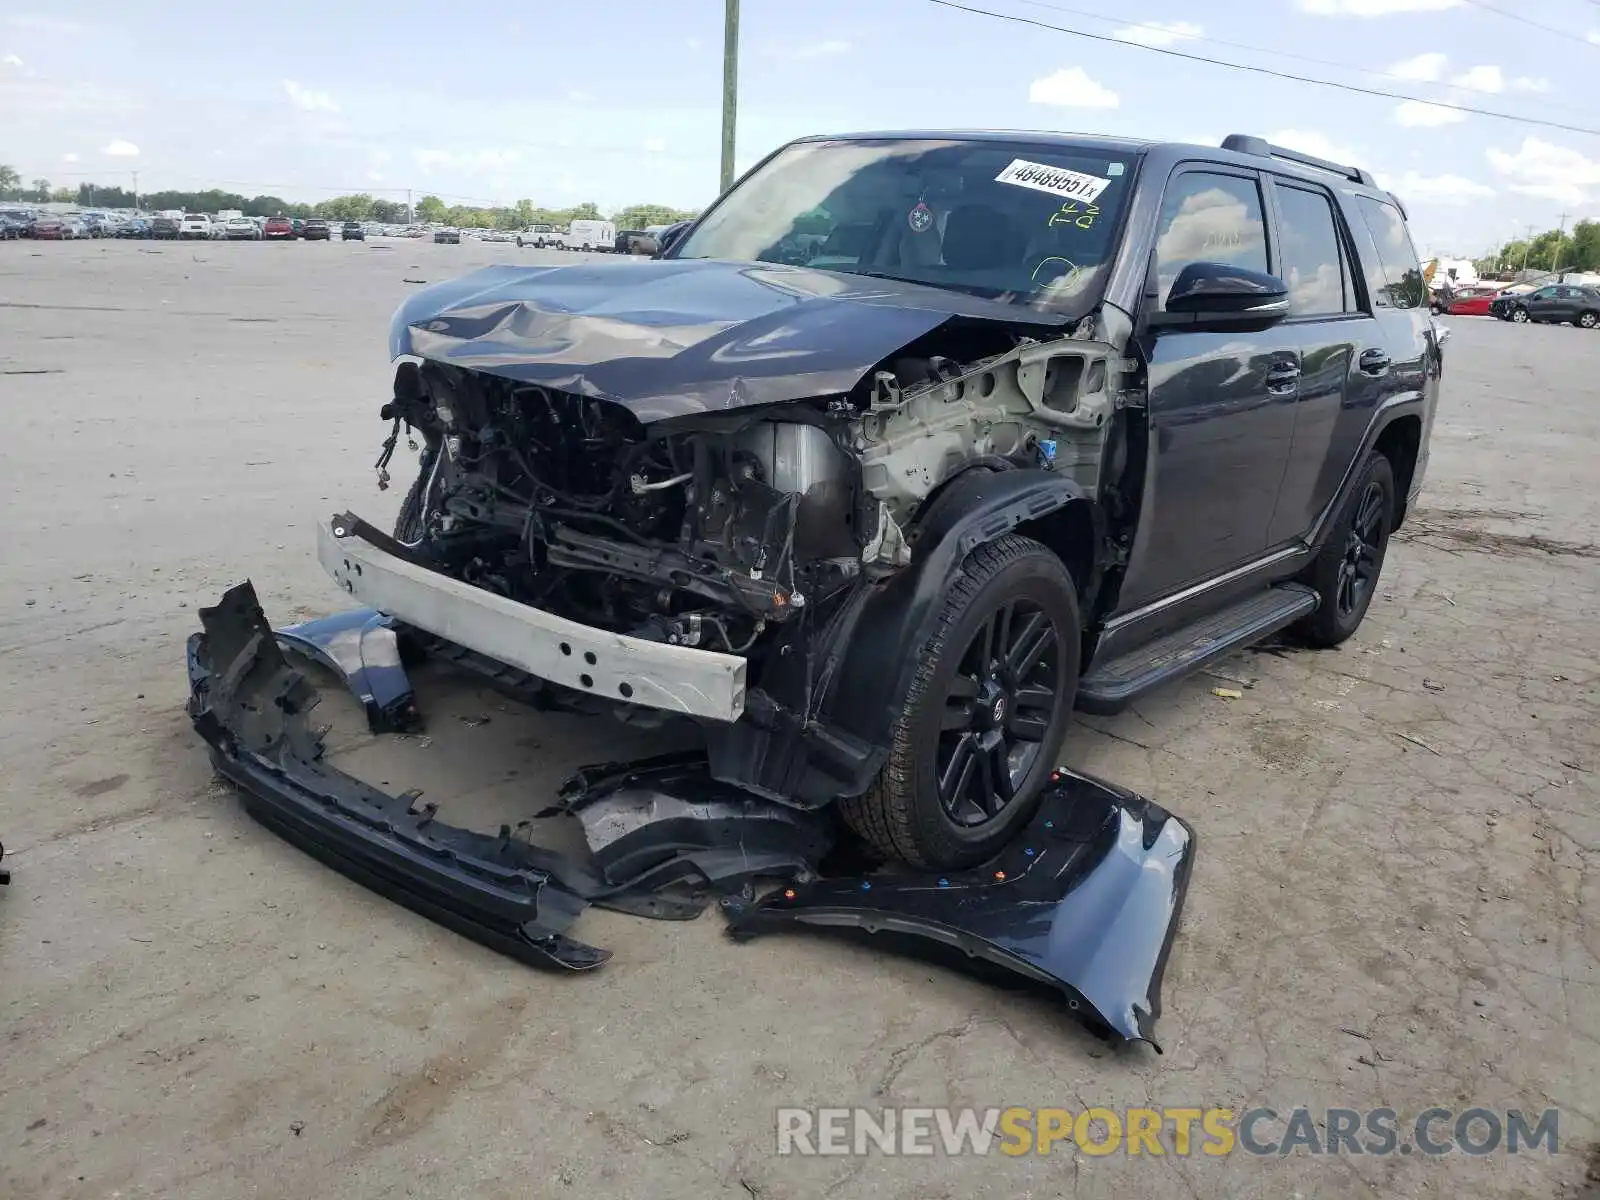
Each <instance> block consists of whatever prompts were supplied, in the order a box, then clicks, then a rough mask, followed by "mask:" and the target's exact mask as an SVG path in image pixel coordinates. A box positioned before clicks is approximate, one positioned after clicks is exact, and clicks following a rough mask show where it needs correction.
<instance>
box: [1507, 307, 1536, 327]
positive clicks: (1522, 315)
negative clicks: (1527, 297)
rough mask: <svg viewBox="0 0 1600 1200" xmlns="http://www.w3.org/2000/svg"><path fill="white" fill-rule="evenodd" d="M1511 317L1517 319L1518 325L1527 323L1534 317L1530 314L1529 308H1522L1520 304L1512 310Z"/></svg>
mask: <svg viewBox="0 0 1600 1200" xmlns="http://www.w3.org/2000/svg"><path fill="white" fill-rule="evenodd" d="M1511 319H1512V320H1513V321H1515V322H1516V323H1517V324H1518V325H1526V324H1527V323H1528V322H1529V321H1531V320H1532V319H1533V318H1532V317H1530V316H1529V315H1528V310H1527V309H1525V308H1522V307H1521V306H1520V305H1519V306H1518V307H1516V308H1513V309H1512V310H1511Z"/></svg>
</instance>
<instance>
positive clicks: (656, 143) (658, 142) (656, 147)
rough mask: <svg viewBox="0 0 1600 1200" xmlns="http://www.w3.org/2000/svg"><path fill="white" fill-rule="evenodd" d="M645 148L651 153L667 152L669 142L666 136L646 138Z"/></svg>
mask: <svg viewBox="0 0 1600 1200" xmlns="http://www.w3.org/2000/svg"><path fill="white" fill-rule="evenodd" d="M644 148H645V149H646V150H648V151H649V152H650V153H651V154H665V153H666V152H667V143H666V139H665V138H646V139H645V143H644Z"/></svg>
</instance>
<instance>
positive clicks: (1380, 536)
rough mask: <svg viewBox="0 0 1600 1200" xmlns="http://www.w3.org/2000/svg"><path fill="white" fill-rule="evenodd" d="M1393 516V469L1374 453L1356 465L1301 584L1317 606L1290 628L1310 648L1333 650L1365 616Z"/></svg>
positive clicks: (1386, 548) (1394, 506) (1374, 587)
mask: <svg viewBox="0 0 1600 1200" xmlns="http://www.w3.org/2000/svg"><path fill="white" fill-rule="evenodd" d="M1395 512H1396V504H1395V486H1394V468H1393V467H1392V466H1391V465H1390V464H1389V460H1388V459H1387V458H1385V457H1384V456H1383V455H1382V454H1380V453H1378V452H1377V451H1376V450H1375V451H1373V452H1372V453H1371V454H1369V455H1368V456H1367V461H1366V462H1365V463H1363V464H1362V467H1361V473H1360V474H1359V475H1358V476H1357V477H1356V482H1355V486H1354V487H1353V488H1351V489H1350V494H1349V495H1348V496H1347V497H1346V498H1345V502H1344V504H1343V505H1341V506H1340V509H1339V514H1338V516H1336V517H1335V518H1334V521H1333V529H1332V531H1331V532H1330V533H1329V534H1328V540H1327V541H1326V542H1324V543H1323V546H1322V550H1321V551H1320V552H1319V553H1318V555H1317V557H1316V561H1314V562H1313V563H1312V564H1311V570H1310V572H1309V575H1308V578H1307V582H1308V583H1309V584H1310V585H1311V586H1312V588H1314V589H1315V590H1316V593H1317V596H1318V598H1319V600H1320V603H1319V604H1318V605H1317V610H1316V611H1315V612H1314V613H1312V614H1311V615H1310V616H1309V617H1306V618H1305V619H1304V620H1302V621H1301V622H1300V623H1299V624H1298V625H1296V627H1295V629H1296V632H1298V633H1299V634H1300V635H1301V636H1302V637H1303V638H1304V639H1305V640H1306V641H1307V642H1309V643H1310V644H1311V645H1313V646H1321V647H1329V646H1337V645H1338V644H1339V643H1340V642H1342V641H1344V640H1345V639H1346V638H1348V637H1349V636H1350V635H1351V634H1353V633H1354V632H1355V631H1356V628H1357V627H1358V626H1359V625H1360V624H1361V621H1362V618H1363V617H1365V616H1366V615H1367V609H1368V607H1370V606H1371V604H1372V596H1373V593H1374V592H1375V591H1376V590H1377V587H1378V575H1379V574H1380V573H1381V572H1382V571H1383V559H1384V555H1385V554H1386V553H1387V552H1388V549H1389V533H1390V531H1391V530H1392V529H1393V528H1394V517H1395Z"/></svg>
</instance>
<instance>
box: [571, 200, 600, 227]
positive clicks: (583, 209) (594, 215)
mask: <svg viewBox="0 0 1600 1200" xmlns="http://www.w3.org/2000/svg"><path fill="white" fill-rule="evenodd" d="M599 219H600V206H599V205H598V204H596V203H595V202H594V201H593V200H585V201H584V202H583V203H582V204H579V205H577V206H576V207H574V208H569V209H567V221H568V223H569V224H570V223H571V222H573V221H598V220H599Z"/></svg>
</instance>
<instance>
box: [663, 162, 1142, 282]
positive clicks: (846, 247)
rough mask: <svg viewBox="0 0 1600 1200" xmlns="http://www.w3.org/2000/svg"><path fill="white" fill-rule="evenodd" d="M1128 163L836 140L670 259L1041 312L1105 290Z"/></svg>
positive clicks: (730, 205) (728, 200)
mask: <svg viewBox="0 0 1600 1200" xmlns="http://www.w3.org/2000/svg"><path fill="white" fill-rule="evenodd" d="M1135 165H1136V164H1135V162H1134V160H1133V158H1132V156H1131V155H1109V156H1108V155H1107V154H1106V152H1104V151H1096V150H1091V149H1088V148H1082V149H1079V148H1076V147H1070V146H1042V145H1034V144H1029V143H1026V142H1013V143H1006V142H993V141H963V140H940V141H933V140H927V141H923V140H916V141H913V140H907V139H900V138H885V139H874V140H856V139H850V140H840V141H818V142H801V143H798V144H796V145H793V146H789V147H787V148H786V149H784V150H782V151H780V152H779V153H778V154H777V156H776V157H774V158H773V159H771V160H770V161H769V162H768V163H767V164H766V165H765V166H763V167H761V168H760V169H759V170H758V171H757V172H756V173H755V174H753V175H751V176H750V177H749V178H748V179H746V180H745V181H744V182H743V183H741V184H740V185H739V186H738V187H737V188H735V189H734V190H733V191H732V192H730V193H729V194H728V195H727V196H726V197H724V198H723V200H722V201H721V202H720V203H718V205H717V206H716V208H714V209H713V210H712V211H711V212H710V213H709V214H708V215H707V216H706V217H705V219H704V220H703V221H702V222H701V223H700V224H699V225H698V226H697V227H696V228H695V229H694V230H693V231H692V232H691V233H690V234H689V236H688V237H687V238H685V239H684V241H683V242H682V244H681V245H680V246H679V247H678V248H677V249H676V251H675V252H674V253H673V255H672V257H674V258H720V259H733V260H737V261H746V262H748V261H757V262H775V263H790V264H795V265H801V266H808V267H818V268H823V269H826V270H830V271H843V272H847V273H850V274H856V275H872V276H878V277H888V278H895V279H905V280H910V281H913V282H916V283H926V284H931V285H932V286H934V287H944V288H952V289H955V290H958V291H966V292H972V293H974V294H976V295H980V296H988V297H992V298H996V299H1000V300H1005V301H1009V302H1012V303H1017V304H1026V305H1030V306H1033V307H1037V308H1062V307H1070V306H1072V305H1074V304H1076V303H1078V302H1079V301H1080V300H1081V299H1082V297H1083V296H1084V295H1085V294H1087V293H1089V292H1091V291H1094V290H1098V288H1099V287H1100V286H1101V285H1102V283H1103V277H1104V274H1105V269H1106V267H1107V264H1108V262H1109V260H1110V258H1111V255H1112V250H1113V246H1114V232H1115V226H1116V223H1117V219H1118V217H1119V216H1120V215H1121V212H1122V208H1123V205H1124V202H1125V199H1126V197H1127V195H1128V193H1129V190H1130V187H1131V185H1132V177H1133V170H1134V166H1135Z"/></svg>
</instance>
